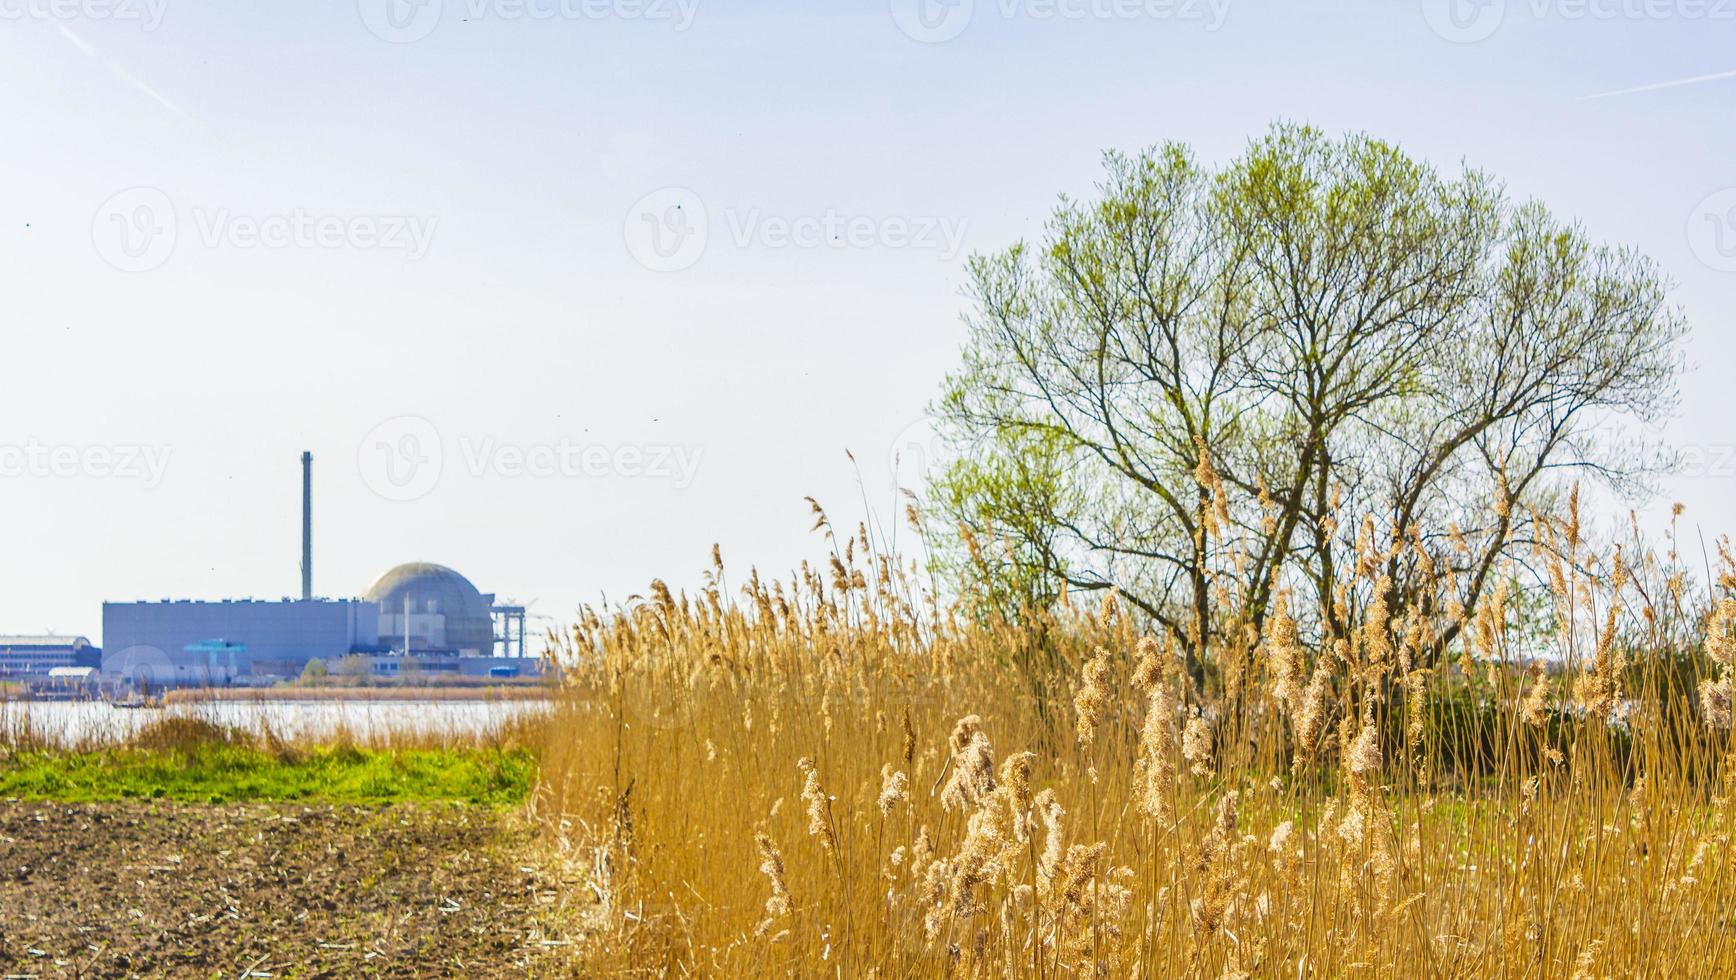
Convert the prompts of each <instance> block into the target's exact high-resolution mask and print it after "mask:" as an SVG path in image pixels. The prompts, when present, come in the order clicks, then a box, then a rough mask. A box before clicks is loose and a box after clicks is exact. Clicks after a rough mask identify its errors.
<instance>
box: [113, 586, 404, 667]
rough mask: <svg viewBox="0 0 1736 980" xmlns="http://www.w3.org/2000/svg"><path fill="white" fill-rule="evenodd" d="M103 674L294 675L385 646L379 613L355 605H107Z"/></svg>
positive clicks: (349, 601)
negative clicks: (309, 666) (314, 663)
mask: <svg viewBox="0 0 1736 980" xmlns="http://www.w3.org/2000/svg"><path fill="white" fill-rule="evenodd" d="M102 631H103V643H104V648H103V658H102V670H103V673H104V674H109V675H114V676H116V677H118V678H121V679H124V680H126V681H128V682H131V683H135V684H137V683H141V682H142V683H157V684H199V683H219V684H221V683H227V682H228V681H230V680H233V679H235V678H236V677H239V676H244V675H251V676H255V677H294V676H296V675H298V674H300V673H301V671H302V668H304V667H305V666H307V662H308V661H309V660H313V659H316V658H318V659H321V660H338V659H341V658H343V657H346V656H349V655H350V654H351V653H373V652H377V651H378V650H379V648H380V607H379V606H378V605H377V604H375V603H371V602H364V601H358V600H355V599H309V600H285V601H282V602H263V601H259V600H254V599H237V600H225V601H220V602H201V601H193V600H186V599H183V600H176V601H163V602H105V603H103V606H102Z"/></svg>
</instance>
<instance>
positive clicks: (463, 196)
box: [0, 0, 1736, 641]
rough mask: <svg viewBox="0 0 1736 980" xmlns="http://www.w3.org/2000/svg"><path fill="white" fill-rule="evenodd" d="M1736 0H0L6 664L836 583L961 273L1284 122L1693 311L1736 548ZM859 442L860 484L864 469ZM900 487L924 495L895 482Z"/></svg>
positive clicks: (944, 364) (903, 472)
mask: <svg viewBox="0 0 1736 980" xmlns="http://www.w3.org/2000/svg"><path fill="white" fill-rule="evenodd" d="M1733 40H1736V0H1687V2H1683V3H1661V2H1647V0H1507V2H1505V3H1504V2H1502V0H1481V2H1479V0H1430V2H1424V3H1420V4H1419V3H1403V2H1399V3H1390V2H1372V0H1366V2H1343V0H1338V2H1331V3H1323V2H1295V0H1285V2H1279V0H1269V2H1254V0H950V2H948V0H827V2H814V0H808V2H795V0H788V2H783V0H758V2H748V0H737V2H726V0H680V2H677V0H360V2H359V3H358V2H357V0H325V2H320V0H308V2H298V3H293V4H235V3H219V2H215V0H210V2H207V0H0V287H3V288H0V337H3V343H4V346H3V350H4V353H5V370H4V379H5V380H4V383H0V633H34V632H39V631H55V632H62V633H80V634H84V635H87V636H90V637H91V638H92V639H93V640H98V641H100V632H101V603H102V601H103V600H105V599H115V600H123V599H157V598H166V597H195V598H223V597H240V596H255V597H263V598H277V597H280V596H286V595H291V594H294V593H296V592H297V590H298V589H299V581H300V578H299V575H300V573H299V549H300V527H299V510H300V472H299V466H300V464H299V456H300V454H301V452H303V451H304V450H305V451H310V452H312V453H313V454H314V458H315V462H314V484H315V501H314V508H315V557H314V584H315V590H316V592H318V593H319V594H321V595H328V596H351V595H356V594H359V593H360V592H362V591H363V590H364V589H365V588H366V587H367V585H368V584H369V583H370V582H371V581H372V580H373V579H374V578H375V577H376V576H378V575H379V574H381V573H382V572H384V571H385V570H386V569H388V568H390V567H392V566H393V565H396V564H399V563H401V562H407V561H434V562H440V563H443V564H447V565H450V566H452V567H454V568H456V569H458V570H459V571H460V572H462V573H464V574H465V575H466V576H468V577H469V578H470V579H471V580H472V581H474V582H475V583H476V585H477V586H478V587H480V588H481V589H482V590H483V591H485V592H493V593H496V594H497V595H499V596H500V597H501V598H502V599H506V598H511V599H515V600H518V601H521V602H525V603H532V606H531V609H532V613H533V614H535V615H537V616H539V617H548V618H545V619H538V620H533V628H538V629H540V628H546V627H548V626H550V625H553V624H555V623H557V622H559V621H560V620H563V619H566V618H569V617H571V616H572V614H573V612H574V611H575V610H576V609H577V607H578V606H579V605H580V604H581V603H584V602H592V601H596V600H598V599H599V598H601V597H605V596H606V597H608V598H609V599H611V600H618V599H622V598H625V597H626V596H627V595H629V594H631V593H634V592H637V591H642V590H643V589H644V588H645V586H646V584H647V583H648V582H649V581H650V580H651V579H652V578H654V577H661V578H664V579H666V580H668V581H669V582H670V583H672V584H673V585H675V586H678V587H679V586H681V585H689V586H691V585H693V584H695V583H697V581H698V580H699V576H700V573H701V571H702V570H703V569H704V568H705V567H706V565H707V563H708V559H709V549H710V547H711V545H712V544H713V543H714V542H715V543H717V544H719V545H720V546H721V548H722V551H723V554H724V557H725V560H726V562H727V563H728V564H729V565H730V566H731V567H732V568H734V569H736V570H737V571H738V572H740V573H741V574H743V575H745V572H746V568H747V566H749V565H757V566H758V567H760V568H761V569H762V571H764V572H766V573H778V572H780V571H784V570H787V569H789V568H791V567H792V566H794V565H795V564H796V563H797V562H799V561H800V560H801V559H803V558H805V557H814V556H816V555H818V554H820V553H821V548H822V545H821V542H820V541H818V540H817V539H816V538H815V536H814V535H813V534H812V533H811V532H810V531H809V528H810V525H811V523H812V522H811V519H810V518H809V515H808V505H807V504H806V503H805V502H804V500H803V498H804V497H805V496H808V495H812V496H814V497H816V498H818V499H819V500H820V501H821V502H822V503H824V504H825V505H826V506H827V507H828V508H829V509H830V510H831V511H832V512H833V514H834V516H835V517H836V518H837V519H838V521H839V522H840V523H846V524H851V525H853V524H854V522H855V521H856V520H857V519H859V518H860V517H861V516H862V515H863V514H864V512H865V510H872V511H875V512H878V513H880V514H882V515H890V514H892V513H894V512H895V511H896V509H897V503H896V496H895V493H894V492H893V490H892V485H893V483H894V479H895V477H896V478H897V479H901V480H903V481H905V482H910V481H912V480H916V479H920V477H921V475H922V472H923V469H924V466H925V461H926V460H929V459H931V458H933V457H934V456H935V455H937V451H936V448H935V447H934V446H933V444H932V430H931V428H930V427H929V426H928V424H927V422H926V415H925V408H926V406H927V404H928V403H929V401H930V400H931V399H932V398H933V397H934V395H935V394H936V392H937V390H938V387H939V384H940V382H941V380H942V378H943V377H944V376H945V374H946V373H947V372H948V371H949V370H950V369H952V368H953V367H954V365H955V364H956V363H957V361H958V358H959V351H960V347H961V344H962V342H963V340H964V337H965V326H964V323H963V321H962V319H961V317H962V315H963V314H964V313H965V311H966V305H965V300H964V297H963V294H962V288H963V285H964V266H965V262H966V260H967V258H968V256H969V255H970V254H972V253H981V252H992V251H997V250H1000V249H1004V248H1006V247H1008V246H1010V245H1012V244H1014V243H1016V242H1018V241H1021V240H1025V241H1031V240H1035V239H1038V238H1040V236H1041V233H1042V227H1043V221H1044V218H1045V216H1046V215H1047V214H1048V212H1049V211H1050V210H1051V209H1052V207H1053V206H1054V204H1055V202H1056V201H1057V199H1058V197H1059V195H1061V194H1063V193H1065V194H1072V195H1076V196H1083V195H1088V194H1090V193H1091V190H1092V185H1093V181H1094V180H1095V179H1096V178H1097V176H1098V174H1099V173H1100V155H1101V153H1102V152H1103V151H1104V150H1107V149H1123V150H1137V149H1138V148H1140V147H1143V146H1147V145H1150V144H1154V143H1158V142H1162V141H1168V140H1180V141H1184V142H1186V143H1188V144H1190V145H1191V146H1192V147H1193V148H1194V149H1195V151H1196V153H1197V154H1198V155H1199V156H1200V157H1201V158H1202V159H1203V160H1205V161H1207V162H1214V163H1217V162H1223V161H1226V160H1228V159H1230V158H1232V157H1233V156H1235V155H1236V154H1237V153H1238V152H1239V151H1240V150H1241V149H1242V148H1243V147H1245V145H1246V144H1247V142H1248V140H1249V139H1250V138H1252V137H1255V136H1258V135H1259V134H1260V133H1262V132H1263V131H1265V130H1266V129H1267V128H1268V127H1269V126H1270V125H1271V124H1272V123H1273V122H1274V121H1277V120H1292V121H1300V122H1307V123H1312V124H1315V125H1317V126H1320V127H1323V128H1325V129H1328V130H1331V131H1347V130H1359V131H1366V132H1369V133H1371V134H1374V135H1376V136H1379V137H1382V138H1385V139H1388V140H1392V141H1394V142H1397V143H1398V144H1400V145H1401V146H1402V147H1403V148H1405V149H1406V150H1407V151H1408V152H1410V153H1412V154H1414V155H1417V156H1419V157H1422V158H1425V159H1427V160H1430V161H1431V162H1433V163H1435V164H1437V165H1438V166H1440V167H1442V168H1446V169H1456V168H1457V167H1459V166H1460V165H1461V164H1464V163H1468V164H1470V165H1473V166H1476V167H1479V168H1482V169H1485V170H1487V171H1489V172H1491V173H1492V174H1494V175H1496V176H1498V177H1499V178H1501V179H1502V180H1504V181H1505V182H1506V183H1507V185H1508V188H1509V190H1510V192H1511V194H1512V195H1513V196H1514V197H1515V198H1520V199H1523V198H1537V199H1539V200H1541V201H1543V202H1544V203H1546V204H1548V205H1549V206H1550V207H1551V208H1552V209H1553V210H1554V211H1556V213H1558V214H1561V215H1565V216H1571V217H1575V218H1577V219H1579V220H1580V221H1582V222H1583V224H1584V226H1585V228H1586V229H1587V230H1588V232H1589V233H1590V234H1591V235H1592V236H1593V237H1594V238H1596V239H1598V240H1602V241H1608V242H1612V243H1620V244H1627V245H1632V246H1634V247H1636V248H1638V249H1640V250H1642V251H1644V252H1645V253H1647V254H1649V255H1650V256H1652V257H1653V258H1654V259H1656V260H1657V261H1658V262H1659V263H1660V264H1661V265H1662V267H1663V268H1664V269H1665V270H1666V271H1667V272H1668V273H1669V275H1670V276H1671V277H1672V279H1673V280H1674V281H1675V283H1676V289H1675V291H1674V293H1673V300H1674V302H1675V303H1677V304H1678V305H1679V306H1680V307H1681V308H1682V310H1683V311H1684V312H1685V313H1686V315H1687V317H1688V320H1689V322H1690V324H1691V325H1692V329H1693V336H1692V339H1691V341H1690V343H1689V347H1688V350H1687V355H1688V359H1689V361H1690V367H1691V370H1690V373H1689V374H1688V375H1687V376H1686V377H1685V378H1684V381H1683V385H1682V401H1681V406H1680V410H1679V411H1678V413H1677V417H1676V418H1674V419H1673V420H1672V421H1671V422H1670V424H1669V425H1668V427H1667V429H1666V430H1665V432H1664V437H1665V438H1666V439H1667V440H1668V441H1669V442H1670V443H1671V444H1672V445H1674V446H1675V447H1676V448H1677V449H1679V450H1681V451H1683V452H1684V453H1685V454H1686V457H1685V458H1686V466H1685V468H1684V470H1683V472H1681V473H1679V474H1677V475H1675V476H1672V477H1670V478H1668V479H1667V480H1665V481H1664V482H1663V484H1662V486H1661V487H1660V489H1659V492H1658V494H1657V496H1656V497H1655V498H1653V499H1651V500H1649V501H1642V502H1640V503H1641V504H1642V505H1643V506H1644V508H1645V509H1644V511H1643V514H1644V520H1646V521H1647V522H1648V523H1649V524H1650V525H1651V526H1654V527H1661V526H1662V521H1663V519H1664V515H1665V514H1666V513H1667V507H1668V504H1669V503H1670V502H1673V501H1680V502H1682V503H1683V504H1685V505H1686V507H1687V514H1686V517H1685V520H1686V522H1688V524H1689V525H1692V526H1698V527H1700V528H1703V529H1704V531H1705V533H1706V535H1707V536H1708V537H1712V536H1713V535H1715V534H1717V533H1720V532H1722V531H1725V530H1730V529H1733V528H1736V494H1733V493H1732V490H1736V430H1733V428H1732V425H1731V423H1732V415H1733V414H1736V394H1733V392H1732V387H1731V386H1732V380H1731V370H1730V369H1731V367H1732V366H1733V364H1736V340H1733V338H1732V328H1733V326H1736V325H1733V324H1732V322H1731V314H1730V311H1731V309H1732V303H1731V299H1732V296H1733V294H1736V127H1733V126H1732V125H1731V121H1732V112H1731V106H1732V105H1733V104H1736V74H1733V73H1736V45H1733V44H1732V43H1731V42H1732V41H1733ZM846 450H849V451H850V453H851V454H852V455H853V456H854V460H855V461H854V462H852V461H851V459H850V458H848V457H847V456H846ZM895 453H896V454H898V458H899V460H900V465H899V466H898V467H897V471H898V472H897V473H896V474H894V472H893V471H894V467H893V464H892V460H893V458H894V454H895Z"/></svg>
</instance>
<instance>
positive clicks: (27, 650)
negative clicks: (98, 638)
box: [0, 636, 102, 680]
mask: <svg viewBox="0 0 1736 980" xmlns="http://www.w3.org/2000/svg"><path fill="white" fill-rule="evenodd" d="M101 662H102V651H101V650H100V649H98V648H97V647H94V646H92V645H91V642H90V641H89V640H87V639H85V638H84V637H82V636H0V680H18V679H31V678H42V677H47V676H49V673H50V672H51V671H53V670H55V669H57V668H70V667H95V666H97V665H98V664H99V663H101Z"/></svg>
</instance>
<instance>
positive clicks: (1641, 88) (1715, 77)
mask: <svg viewBox="0 0 1736 980" xmlns="http://www.w3.org/2000/svg"><path fill="white" fill-rule="evenodd" d="M1726 78H1736V71H1721V72H1715V73H1713V74H1710V75H1695V76H1694V77H1692V78H1678V79H1676V80H1674V81H1670V82H1653V83H1652V84H1650V85H1636V86H1634V87H1633V88H1619V89H1616V90H1615V91H1613V92H1598V93H1596V94H1594V95H1582V96H1580V97H1579V101H1581V102H1588V101H1590V100H1592V99H1607V98H1611V97H1613V96H1617V95H1634V94H1636V93H1639V92H1656V91H1657V90H1658V89H1662V88H1679V87H1681V86H1683V85H1698V84H1700V83H1701V82H1716V81H1720V80H1722V79H1726Z"/></svg>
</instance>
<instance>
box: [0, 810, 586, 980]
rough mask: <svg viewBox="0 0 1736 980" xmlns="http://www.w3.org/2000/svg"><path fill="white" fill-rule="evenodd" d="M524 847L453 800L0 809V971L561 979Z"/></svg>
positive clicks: (563, 948) (552, 923)
mask: <svg viewBox="0 0 1736 980" xmlns="http://www.w3.org/2000/svg"><path fill="white" fill-rule="evenodd" d="M532 845H533V838H532V829H531V828H530V827H529V826H528V825H526V824H525V822H524V821H523V820H522V819H521V818H519V817H518V816H516V815H514V814H511V813H506V812H503V811H500V810H496V809H490V808H485V807H475V806H465V805H459V804H416V805H412V804H398V805H392V806H376V807H364V806H301V805H285V804H247V805H186V804H167V803H150V802H134V803H92V804H60V803H21V802H0V975H5V976H36V977H123V976H144V977H157V976H170V977H228V978H237V977H252V978H265V977H272V978H278V977H448V976H465V977H509V976H510V977H518V976H539V977H540V976H568V975H571V974H572V973H573V972H574V967H573V966H572V958H573V953H572V947H571V945H570V943H569V935H568V931H567V929H566V927H564V926H563V925H562V923H564V922H565V921H566V917H565V916H564V914H563V913H562V912H561V910H560V908H559V906H558V902H557V899H556V895H557V887H556V886H557V884H558V882H557V881H556V879H555V876H554V874H553V873H552V872H551V871H550V870H548V869H546V868H539V867H537V866H536V865H534V864H533V863H531V861H532V860H533V858H532V856H533V855H534V854H535V853H536V851H535V849H534V847H533V846H532Z"/></svg>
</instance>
